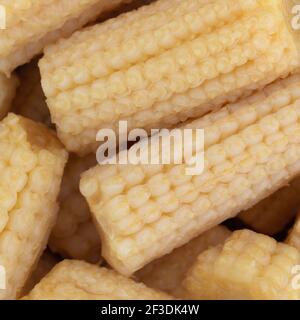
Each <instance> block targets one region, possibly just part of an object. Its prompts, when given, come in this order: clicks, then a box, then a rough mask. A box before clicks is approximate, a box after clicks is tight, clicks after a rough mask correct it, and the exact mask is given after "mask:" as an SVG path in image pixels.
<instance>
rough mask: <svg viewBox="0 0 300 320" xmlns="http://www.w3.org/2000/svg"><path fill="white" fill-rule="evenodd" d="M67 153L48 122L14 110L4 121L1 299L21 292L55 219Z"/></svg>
mask: <svg viewBox="0 0 300 320" xmlns="http://www.w3.org/2000/svg"><path fill="white" fill-rule="evenodd" d="M66 161H67V153H66V151H65V150H64V149H63V148H62V145H61V143H60V142H59V141H58V139H57V138H56V136H55V134H54V133H52V132H51V131H50V130H48V129H47V128H46V127H44V126H43V125H40V124H37V123H34V122H33V121H31V120H28V119H25V118H22V117H20V116H16V115H14V114H9V115H8V116H7V117H6V118H5V119H4V120H3V121H2V122H1V123H0V171H1V179H0V265H1V266H2V267H4V268H5V270H6V289H5V290H0V300H1V299H13V298H15V297H16V296H18V295H19V294H20V291H21V289H22V288H23V286H24V285H25V282H26V280H27V278H28V277H29V275H30V273H31V271H32V269H33V268H34V265H35V263H36V261H37V260H38V259H39V257H40V255H41V253H42V252H43V250H44V249H45V247H46V244H47V241H48V236H49V234H50V231H51V229H52V227H53V225H54V223H55V221H56V215H57V211H58V206H57V203H56V197H57V195H58V192H59V187H60V182H61V178H62V174H63V169H64V165H65V163H66Z"/></svg>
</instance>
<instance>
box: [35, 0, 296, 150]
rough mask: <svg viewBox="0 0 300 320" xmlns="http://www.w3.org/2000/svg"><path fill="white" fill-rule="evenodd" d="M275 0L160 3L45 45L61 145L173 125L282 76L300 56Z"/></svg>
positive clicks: (91, 144) (84, 144)
mask: <svg viewBox="0 0 300 320" xmlns="http://www.w3.org/2000/svg"><path fill="white" fill-rule="evenodd" d="M283 2H284V1H282V0H212V1H207V0H185V1H182V0H160V1H157V2H154V3H153V4H150V5H149V6H144V7H141V8H140V9H139V10H137V11H133V12H129V13H128V14H125V15H121V16H120V17H118V18H116V19H112V20H109V21H107V22H106V23H103V24H100V25H96V26H93V27H91V28H88V29H85V30H84V31H81V32H78V33H76V34H74V36H72V37H71V38H70V39H68V40H62V41H59V42H58V43H57V44H55V45H53V46H49V47H47V48H46V50H45V57H44V58H43V59H42V60H41V61H40V64H39V66H40V69H41V75H42V86H43V89H44V92H45V94H46V96H47V103H48V105H49V108H50V112H51V115H52V119H53V122H54V123H55V124H56V125H57V129H58V135H59V137H60V139H61V141H62V142H63V143H64V144H65V145H66V147H67V149H68V150H69V151H72V152H76V153H80V154H82V153H88V152H90V151H93V150H95V148H96V147H97V143H96V133H97V132H98V130H99V129H101V128H113V129H117V127H118V122H119V120H127V121H128V127H129V129H131V128H134V127H136V128H145V129H147V130H150V129H151V128H158V127H159V128H162V127H164V128H165V127H171V126H173V125H174V124H176V123H178V122H180V121H183V120H186V119H187V118H190V117H198V116H201V115H203V114H205V113H207V111H209V110H212V109H216V108H218V107H220V106H222V105H224V104H225V103H226V102H232V101H233V100H236V98H237V97H240V96H241V95H242V94H244V95H247V94H249V93H250V92H251V90H253V89H257V88H260V87H262V86H264V85H266V84H267V83H270V82H271V81H273V80H275V79H277V78H279V77H282V76H285V75H287V74H288V73H289V72H291V71H292V70H294V69H295V68H296V67H297V66H298V65H299V55H298V50H297V49H296V44H295V41H294V37H293V35H292V33H291V32H290V31H289V27H288V23H289V22H290V21H289V20H286V19H285V18H284V11H283V6H282V4H283Z"/></svg>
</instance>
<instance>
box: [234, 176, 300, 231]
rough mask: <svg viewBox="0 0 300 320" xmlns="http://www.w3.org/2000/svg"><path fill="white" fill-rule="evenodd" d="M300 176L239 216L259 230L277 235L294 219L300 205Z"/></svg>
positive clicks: (252, 227)
mask: <svg viewBox="0 0 300 320" xmlns="http://www.w3.org/2000/svg"><path fill="white" fill-rule="evenodd" d="M299 195H300V178H299V177H297V178H296V179H294V180H293V181H292V182H291V184H290V185H288V186H286V187H284V188H282V189H280V190H278V191H277V192H275V193H274V194H272V195H271V196H270V197H268V198H267V199H264V200H263V201H261V202H259V203H258V204H257V205H255V206H254V207H253V208H251V209H249V210H246V211H244V212H242V213H241V214H239V216H238V218H239V219H241V220H242V221H243V222H244V223H245V224H247V225H248V226H249V227H251V229H254V230H255V231H257V232H260V233H263V234H267V235H270V236H272V235H275V234H276V233H279V232H281V231H283V230H284V228H285V227H286V226H287V225H288V224H289V223H290V222H291V221H292V220H293V218H294V217H295V216H296V214H297V208H298V207H299V205H300V196H299Z"/></svg>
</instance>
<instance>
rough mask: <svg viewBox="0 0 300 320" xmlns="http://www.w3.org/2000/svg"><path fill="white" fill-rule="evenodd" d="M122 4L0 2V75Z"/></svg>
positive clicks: (115, 0) (111, 0) (99, 0)
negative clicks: (2, 22)
mask: <svg viewBox="0 0 300 320" xmlns="http://www.w3.org/2000/svg"><path fill="white" fill-rule="evenodd" d="M126 2H127V3H128V2H130V0H72V1H70V0H51V1H48V0H34V1H33V0H26V1H23V0H22V1H19V0H0V5H1V6H3V7H4V8H5V12H6V28H5V29H4V30H1V37H0V72H4V73H6V74H9V73H10V72H11V71H12V70H14V69H15V68H16V67H18V66H20V65H22V64H24V63H27V62H29V61H30V60H31V58H33V57H34V56H35V55H37V54H39V53H41V52H42V51H43V49H44V47H45V46H46V45H49V44H51V43H54V42H56V41H57V40H59V39H60V38H65V37H68V36H70V35H71V34H72V33H73V32H74V31H76V30H77V29H80V28H81V27H82V26H84V25H85V24H87V23H88V22H89V21H92V20H94V19H96V18H97V17H98V15H99V14H100V13H102V12H105V11H108V10H111V9H114V8H116V7H117V6H118V5H120V4H121V3H126Z"/></svg>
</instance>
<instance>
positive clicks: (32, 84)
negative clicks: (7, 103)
mask: <svg viewBox="0 0 300 320" xmlns="http://www.w3.org/2000/svg"><path fill="white" fill-rule="evenodd" d="M17 74H18V78H19V79H20V85H19V87H18V90H17V94H16V97H15V99H14V101H13V107H12V111H13V112H14V113H16V114H19V115H21V116H24V117H26V118H29V119H32V120H34V121H37V122H41V123H44V124H46V125H47V126H49V127H50V126H51V119H50V112H49V109H48V106H47V104H46V97H45V95H44V92H43V89H42V86H41V76H40V70H39V68H38V66H37V60H33V61H31V62H30V63H28V64H26V65H24V66H22V67H21V68H20V69H19V70H18V72H17Z"/></svg>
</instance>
